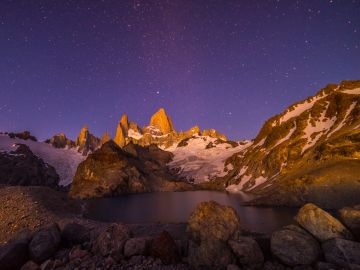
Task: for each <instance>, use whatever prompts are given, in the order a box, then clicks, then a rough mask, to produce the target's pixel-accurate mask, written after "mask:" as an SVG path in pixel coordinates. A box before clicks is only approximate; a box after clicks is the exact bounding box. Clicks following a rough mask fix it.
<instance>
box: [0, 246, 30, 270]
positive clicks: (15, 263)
mask: <svg viewBox="0 0 360 270" xmlns="http://www.w3.org/2000/svg"><path fill="white" fill-rule="evenodd" d="M28 257H29V255H28V244H27V242H26V241H13V242H11V243H10V244H8V245H5V246H0V268H1V269H2V270H13V269H19V268H20V267H21V266H22V265H23V264H24V263H25V262H26V261H27V260H28Z"/></svg>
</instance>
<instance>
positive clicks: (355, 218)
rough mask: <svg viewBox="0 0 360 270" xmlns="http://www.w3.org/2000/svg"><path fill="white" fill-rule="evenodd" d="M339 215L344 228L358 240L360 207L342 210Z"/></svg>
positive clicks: (359, 237)
mask: <svg viewBox="0 0 360 270" xmlns="http://www.w3.org/2000/svg"><path fill="white" fill-rule="evenodd" d="M339 215H340V219H341V221H342V222H343V223H344V224H345V226H346V227H347V228H349V229H350V231H351V232H352V233H353V234H354V236H355V237H356V238H357V240H360V205H356V206H354V207H345V208H342V209H340V210H339Z"/></svg>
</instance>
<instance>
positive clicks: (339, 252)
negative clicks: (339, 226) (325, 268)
mask: <svg viewBox="0 0 360 270" xmlns="http://www.w3.org/2000/svg"><path fill="white" fill-rule="evenodd" d="M322 248H323V251H324V255H325V258H326V260H327V261H328V262H331V263H334V264H336V265H339V266H342V267H345V268H347V269H360V243H358V242H353V241H349V240H345V239H341V238H337V239H332V240H329V241H327V242H325V243H323V245H322Z"/></svg>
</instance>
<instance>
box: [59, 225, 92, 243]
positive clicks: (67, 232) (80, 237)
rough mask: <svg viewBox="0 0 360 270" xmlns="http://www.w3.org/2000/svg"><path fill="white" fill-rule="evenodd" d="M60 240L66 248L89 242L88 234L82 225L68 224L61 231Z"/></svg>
mask: <svg viewBox="0 0 360 270" xmlns="http://www.w3.org/2000/svg"><path fill="white" fill-rule="evenodd" d="M61 239H62V241H63V242H64V244H65V245H66V246H74V245H80V244H83V243H85V242H87V241H89V240H90V233H89V230H88V229H87V228H85V227H84V226H83V225H80V224H77V223H68V224H66V225H65V226H64V228H63V230H62V231H61Z"/></svg>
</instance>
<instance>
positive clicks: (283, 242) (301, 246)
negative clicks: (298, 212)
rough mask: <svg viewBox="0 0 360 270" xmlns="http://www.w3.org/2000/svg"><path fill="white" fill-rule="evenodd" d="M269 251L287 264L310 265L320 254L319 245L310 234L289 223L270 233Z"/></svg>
mask: <svg viewBox="0 0 360 270" xmlns="http://www.w3.org/2000/svg"><path fill="white" fill-rule="evenodd" d="M271 252H272V254H273V255H274V256H275V257H277V258H278V259H279V260H280V261H282V262H283V263H284V264H286V265H289V266H298V265H311V264H313V263H314V262H315V261H316V260H317V259H318V258H319V256H320V246H319V244H318V242H317V241H316V240H315V239H314V238H313V237H312V236H311V235H310V234H308V233H307V232H305V231H304V230H302V229H301V228H300V227H298V226H295V225H291V226H287V227H285V228H283V229H281V230H279V231H275V232H274V233H273V234H272V236H271Z"/></svg>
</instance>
